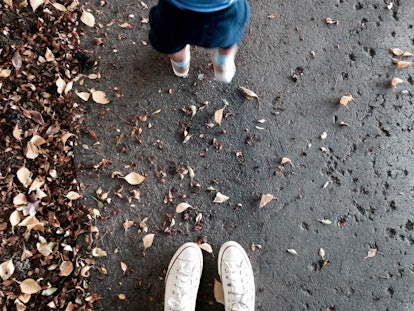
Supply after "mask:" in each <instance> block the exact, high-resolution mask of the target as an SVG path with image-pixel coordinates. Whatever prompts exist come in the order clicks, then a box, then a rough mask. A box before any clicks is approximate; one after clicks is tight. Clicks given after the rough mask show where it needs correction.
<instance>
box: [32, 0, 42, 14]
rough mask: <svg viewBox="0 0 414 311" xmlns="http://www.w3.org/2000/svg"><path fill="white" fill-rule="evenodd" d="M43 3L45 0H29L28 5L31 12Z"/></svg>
mask: <svg viewBox="0 0 414 311" xmlns="http://www.w3.org/2000/svg"><path fill="white" fill-rule="evenodd" d="M43 3H45V0H30V6H31V7H32V9H33V12H34V11H36V9H37V8H38V7H39V6H41V5H42V4H43Z"/></svg>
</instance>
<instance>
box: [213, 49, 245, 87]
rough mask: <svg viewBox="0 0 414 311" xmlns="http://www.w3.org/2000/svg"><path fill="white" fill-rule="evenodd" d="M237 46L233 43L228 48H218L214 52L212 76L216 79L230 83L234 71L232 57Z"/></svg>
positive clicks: (235, 52)
mask: <svg viewBox="0 0 414 311" xmlns="http://www.w3.org/2000/svg"><path fill="white" fill-rule="evenodd" d="M238 49H239V47H238V46H237V45H233V46H231V47H229V48H226V49H223V48H218V49H217V50H216V52H215V54H214V76H215V78H216V79H217V80H219V81H221V82H224V83H230V82H231V80H232V79H233V77H234V75H235V73H236V65H235V63H234V58H235V57H236V54H237V51H238Z"/></svg>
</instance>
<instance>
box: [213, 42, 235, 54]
mask: <svg viewBox="0 0 414 311" xmlns="http://www.w3.org/2000/svg"><path fill="white" fill-rule="evenodd" d="M217 50H218V53H219V54H220V55H229V54H234V55H236V53H237V51H238V50H239V47H238V46H237V44H235V45H233V46H231V47H229V48H227V49H223V48H218V49H217Z"/></svg>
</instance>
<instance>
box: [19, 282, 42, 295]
mask: <svg viewBox="0 0 414 311" xmlns="http://www.w3.org/2000/svg"><path fill="white" fill-rule="evenodd" d="M20 290H21V291H22V293H23V294H30V295H31V294H36V293H37V292H39V291H41V290H42V288H41V287H40V285H39V284H38V283H37V282H36V281H35V280H33V279H26V280H24V281H23V282H21V283H20Z"/></svg>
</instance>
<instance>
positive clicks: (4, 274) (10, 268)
mask: <svg viewBox="0 0 414 311" xmlns="http://www.w3.org/2000/svg"><path fill="white" fill-rule="evenodd" d="M13 272H14V264H13V260H11V259H9V260H7V261H5V262H3V263H2V264H1V265H0V277H1V279H2V280H3V281H6V280H8V279H9V278H10V277H11V276H12V275H13Z"/></svg>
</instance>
